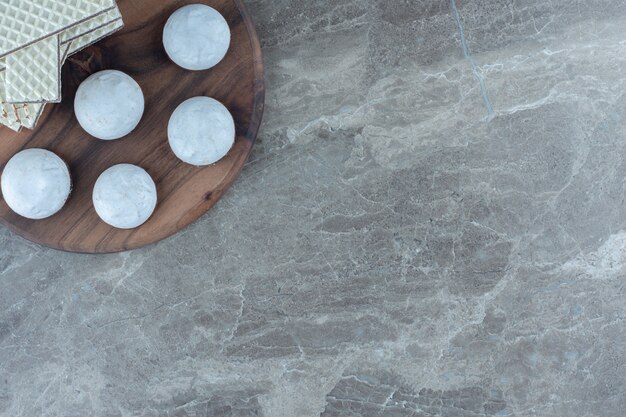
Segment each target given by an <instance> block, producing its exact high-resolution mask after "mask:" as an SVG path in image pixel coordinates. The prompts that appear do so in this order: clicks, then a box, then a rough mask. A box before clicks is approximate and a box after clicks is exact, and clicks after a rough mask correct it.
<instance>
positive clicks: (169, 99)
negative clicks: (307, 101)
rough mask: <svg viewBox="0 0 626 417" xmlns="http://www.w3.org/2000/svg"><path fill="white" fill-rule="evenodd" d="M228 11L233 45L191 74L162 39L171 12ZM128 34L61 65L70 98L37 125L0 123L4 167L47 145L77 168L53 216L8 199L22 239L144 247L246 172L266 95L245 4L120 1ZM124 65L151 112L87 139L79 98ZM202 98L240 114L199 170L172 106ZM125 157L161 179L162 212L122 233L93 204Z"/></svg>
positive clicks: (91, 248) (10, 221) (8, 220)
mask: <svg viewBox="0 0 626 417" xmlns="http://www.w3.org/2000/svg"><path fill="white" fill-rule="evenodd" d="M199 2H201V3H205V4H208V5H210V6H212V7H214V8H215V9H217V10H218V11H220V12H221V13H222V14H223V15H224V17H225V18H226V20H227V21H228V23H229V24H230V27H231V31H232V42H231V48H230V50H229V52H228V54H227V56H226V58H225V59H224V61H222V62H221V63H220V64H218V65H217V66H216V67H215V68H213V69H211V70H208V71H200V72H191V71H186V70H184V69H182V68H180V67H178V66H176V65H175V64H174V63H172V62H171V61H170V60H169V59H168V57H167V55H166V53H165V51H164V49H163V44H162V40H161V39H162V31H163V26H164V25H165V22H166V21H167V19H168V18H169V16H170V14H171V13H172V12H174V11H175V10H176V9H178V8H179V7H182V6H184V5H186V4H190V3H199ZM118 4H119V7H120V10H121V11H122V15H123V16H124V22H125V24H126V26H125V28H124V30H123V31H121V32H119V33H117V34H115V35H113V36H112V37H110V38H108V39H106V40H104V41H102V42H100V43H98V44H97V45H95V46H92V47H91V48H89V49H87V50H85V51H83V52H81V53H79V54H77V55H75V56H73V57H71V58H70V59H69V60H68V62H67V63H66V65H65V67H64V68H63V101H62V103H60V104H57V105H53V106H48V109H47V111H46V113H45V114H44V115H43V116H42V119H41V120H40V122H39V125H38V127H37V128H36V129H35V130H34V131H29V130H25V131H23V132H22V133H20V134H16V133H14V132H11V131H10V130H9V129H6V128H2V129H0V164H1V166H2V167H4V165H5V164H6V162H7V161H8V160H9V159H10V158H11V156H13V155H14V154H15V153H16V152H18V151H20V150H22V149H27V148H44V149H49V150H51V151H53V152H55V153H57V154H58V155H59V156H60V157H61V158H63V159H64V160H65V161H66V162H67V163H68V165H69V167H70V170H71V173H72V179H73V186H74V189H73V192H72V195H71V197H70V200H69V201H68V203H67V205H66V206H65V207H64V208H63V210H61V211H60V212H59V213H58V214H56V215H54V216H52V217H51V218H49V219H46V220H40V221H31V220H27V219H24V218H22V217H20V216H18V215H16V214H15V213H13V212H12V211H11V210H10V209H9V208H8V206H7V205H6V203H5V202H4V199H0V221H1V222H2V223H3V224H4V225H6V226H7V227H9V228H10V229H11V230H13V231H14V232H16V233H18V234H19V235H21V236H23V237H25V238H26V239H29V240H31V241H33V242H36V243H39V244H43V245H46V246H50V247H52V248H56V249H61V250H66V251H72V252H84V253H108V252H119V251H124V250H129V249H136V248H140V247H142V246H145V245H148V244H151V243H154V242H157V241H159V240H161V239H164V238H166V237H168V236H171V235H172V234H174V233H176V232H178V231H180V230H181V229H183V228H185V227H186V226H188V225H189V224H190V223H192V222H193V221H195V220H196V219H198V218H199V217H200V216H202V215H203V214H204V213H205V212H206V211H207V210H209V209H210V208H211V207H212V206H213V205H214V204H215V203H216V202H217V201H218V200H219V199H220V197H221V196H222V195H223V194H224V192H225V191H226V190H227V189H228V188H229V186H230V185H231V184H232V183H233V181H234V180H235V179H236V178H237V176H238V175H239V173H240V172H241V170H242V168H243V166H244V164H245V162H246V160H247V158H248V156H249V154H250V151H251V150H252V146H253V144H254V141H255V139H256V135H257V131H258V128H259V125H260V123H261V118H262V114H263V105H264V99H265V87H264V76H263V63H262V57H261V48H260V45H259V41H258V38H257V36H256V32H255V29H254V26H253V23H252V21H251V19H250V16H248V14H247V12H246V9H245V7H244V6H243V4H242V2H241V1H240V0H201V1H198V0H118ZM103 69H117V70H120V71H124V72H126V73H127V74H129V75H131V76H132V77H133V78H134V79H135V80H136V81H137V82H138V83H139V84H140V85H141V87H142V89H143V92H144V94H145V97H146V112H145V114H144V117H143V119H142V121H141V123H140V125H139V127H138V128H137V129H136V130H135V131H134V132H132V133H131V134H130V135H128V136H127V137H125V138H123V139H120V140H117V141H113V142H105V141H100V140H97V139H95V138H93V137H91V136H89V135H88V134H87V133H86V132H84V131H83V130H82V128H81V127H80V126H79V125H78V122H77V120H76V117H75V116H74V111H73V103H74V95H75V93H76V89H77V88H78V85H79V84H80V83H81V82H82V81H83V80H84V79H85V78H87V77H88V76H89V75H91V74H93V73H94V72H97V71H100V70H103ZM194 96H209V97H213V98H215V99H217V100H219V101H221V102H222V103H224V105H226V107H227V108H228V109H229V110H230V111H231V113H232V114H233V116H234V118H235V123H236V127H237V139H236V141H235V145H234V147H233V149H232V150H231V152H230V153H229V154H228V155H227V157H226V158H224V159H223V160H222V161H220V162H219V163H217V164H215V165H213V166H209V167H203V168H198V167H193V166H190V165H187V164H185V163H183V162H181V161H180V160H178V159H177V158H176V156H175V155H174V154H173V153H172V151H171V149H170V147H169V144H168V142H167V123H168V121H169V117H170V115H171V114H172V112H173V111H174V109H175V108H176V107H177V106H178V105H179V104H180V103H182V102H183V101H184V100H186V99H188V98H190V97H194ZM119 163H131V164H136V165H139V166H141V167H143V168H144V169H146V171H148V173H150V175H151V176H152V177H153V178H154V180H155V182H156V184H157V191H158V195H159V202H158V205H157V208H156V211H155V213H154V215H153V216H152V217H151V218H150V220H148V222H147V223H145V224H144V225H143V226H141V227H139V228H137V229H133V230H119V229H114V228H112V227H110V226H108V225H107V224H105V223H104V222H103V221H102V220H100V218H99V217H98V215H97V214H96V212H95V210H94V208H93V204H92V201H91V195H92V191H93V186H94V184H95V181H96V179H97V178H98V176H99V175H100V174H101V173H102V172H103V171H104V170H105V169H107V168H108V167H110V166H112V165H115V164H119Z"/></svg>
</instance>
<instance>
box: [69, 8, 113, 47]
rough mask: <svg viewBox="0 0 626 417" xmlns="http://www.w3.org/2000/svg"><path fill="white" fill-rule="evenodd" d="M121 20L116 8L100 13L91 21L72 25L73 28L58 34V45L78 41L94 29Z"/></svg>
mask: <svg viewBox="0 0 626 417" xmlns="http://www.w3.org/2000/svg"><path fill="white" fill-rule="evenodd" d="M121 18H122V14H121V13H120V10H119V9H118V8H117V7H116V8H114V9H112V10H109V11H106V12H103V13H100V14H99V15H97V16H95V17H92V18H91V19H89V20H87V21H85V22H83V23H79V24H77V25H74V26H73V27H71V28H69V29H67V30H65V31H63V32H61V33H60V34H59V40H60V43H61V45H63V44H65V43H66V42H71V41H73V40H75V39H78V38H80V37H82V36H85V35H87V34H88V33H90V32H92V31H94V30H96V29H100V28H102V27H104V26H106V25H108V24H110V23H111V22H113V21H114V20H117V19H121Z"/></svg>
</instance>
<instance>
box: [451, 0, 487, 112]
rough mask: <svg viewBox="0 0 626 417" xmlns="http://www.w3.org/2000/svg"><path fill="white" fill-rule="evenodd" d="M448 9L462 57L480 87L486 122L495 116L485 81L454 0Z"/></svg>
mask: <svg viewBox="0 0 626 417" xmlns="http://www.w3.org/2000/svg"><path fill="white" fill-rule="evenodd" d="M450 7H452V12H453V13H454V20H456V24H457V26H458V27H459V34H460V35H461V48H462V49H463V55H464V56H465V59H466V60H467V62H469V63H470V65H471V67H472V72H473V73H474V77H475V78H476V80H477V81H478V84H479V85H480V92H481V94H482V96H483V101H484V102H485V107H487V120H490V119H492V118H493V117H494V116H495V112H494V111H493V105H492V104H491V100H490V99H489V93H488V92H487V86H486V85H485V79H484V78H483V76H482V74H481V73H480V72H479V71H478V65H476V61H475V60H474V57H473V56H472V53H471V52H470V50H469V47H468V46H467V39H466V38H465V29H464V28H463V22H462V20H461V14H460V13H459V9H458V8H457V7H456V0H450Z"/></svg>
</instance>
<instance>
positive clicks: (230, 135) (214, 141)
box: [167, 97, 235, 166]
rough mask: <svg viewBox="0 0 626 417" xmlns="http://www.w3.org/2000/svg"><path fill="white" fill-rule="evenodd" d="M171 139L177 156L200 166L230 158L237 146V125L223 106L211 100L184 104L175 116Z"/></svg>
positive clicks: (169, 134) (201, 98) (189, 101)
mask: <svg viewBox="0 0 626 417" xmlns="http://www.w3.org/2000/svg"><path fill="white" fill-rule="evenodd" d="M167 136H168V139H169V143H170V147H171V148H172V151H174V154H176V156H177V157H178V158H179V159H181V160H182V161H184V162H186V163H188V164H191V165H197V166H203V165H211V164H214V163H216V162H217V161H219V160H220V159H222V158H223V157H225V156H226V154H227V153H228V151H230V149H231V148H232V147H233V144H234V143H235V122H234V120H233V116H232V115H231V114H230V112H229V111H228V109H227V108H226V107H224V105H223V104H222V103H220V102H219V101H217V100H214V99H212V98H209V97H194V98H190V99H189V100H187V101H185V102H183V103H182V104H181V105H180V106H178V108H177V109H176V110H175V111H174V113H173V114H172V117H171V118H170V122H169V125H168V127H167Z"/></svg>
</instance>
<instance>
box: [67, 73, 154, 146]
mask: <svg viewBox="0 0 626 417" xmlns="http://www.w3.org/2000/svg"><path fill="white" fill-rule="evenodd" d="M144 107H145V101H144V96H143V92H142V91H141V87H139V84H137V82H136V81H135V80H133V79H132V78H131V77H130V76H129V75H127V74H125V73H123V72H121V71H115V70H105V71H100V72H97V73H95V74H93V75H91V76H90V77H89V78H87V79H86V80H85V81H83V83H82V84H81V85H80V87H78V91H77V92H76V99H75V101H74V112H75V113H76V118H77V119H78V123H80V125H81V126H82V127H83V129H85V131H87V133H89V134H90V135H92V136H94V137H96V138H98V139H102V140H114V139H119V138H121V137H124V136H126V135H128V134H129V133H130V132H132V131H133V130H134V129H135V128H136V127H137V125H138V124H139V122H140V121H141V117H142V116H143V111H144Z"/></svg>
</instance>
